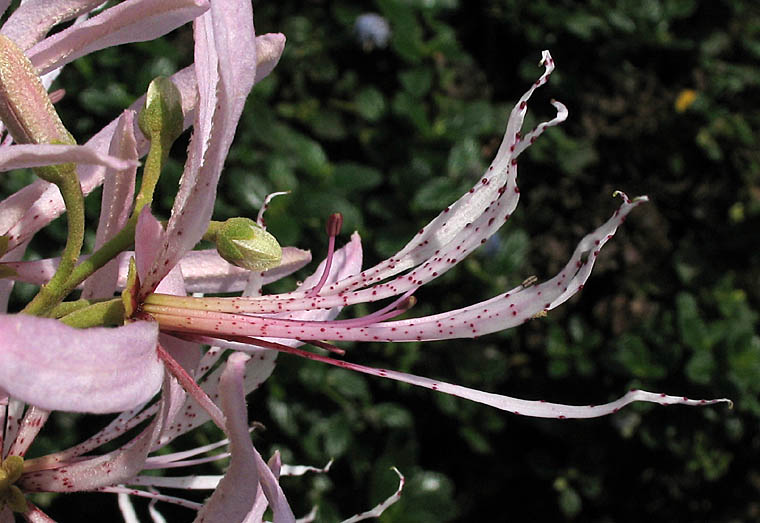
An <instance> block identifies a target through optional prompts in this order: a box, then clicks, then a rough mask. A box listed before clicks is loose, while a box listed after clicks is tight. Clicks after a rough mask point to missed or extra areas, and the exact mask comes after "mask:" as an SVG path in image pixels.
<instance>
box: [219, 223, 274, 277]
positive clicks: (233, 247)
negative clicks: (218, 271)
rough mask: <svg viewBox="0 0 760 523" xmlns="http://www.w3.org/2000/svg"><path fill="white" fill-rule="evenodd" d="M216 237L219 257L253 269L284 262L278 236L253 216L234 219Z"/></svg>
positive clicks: (266, 267) (222, 227)
mask: <svg viewBox="0 0 760 523" xmlns="http://www.w3.org/2000/svg"><path fill="white" fill-rule="evenodd" d="M214 240H215V242H216V250H217V252H219V256H221V257H222V258H224V259H225V260H227V261H228V262H230V263H231V264H233V265H237V266H238V267H242V268H244V269H248V270H249V271H265V270H267V269H271V268H273V267H277V266H278V265H280V262H281V261H282V247H280V244H279V243H277V240H276V239H275V237H274V236H272V235H271V234H269V233H268V232H267V231H265V230H264V228H263V227H261V226H260V225H259V224H257V223H256V222H255V221H253V220H251V219H249V218H230V219H229V220H227V221H226V222H224V223H223V224H221V227H219V229H218V231H217V232H216V237H215V238H214Z"/></svg>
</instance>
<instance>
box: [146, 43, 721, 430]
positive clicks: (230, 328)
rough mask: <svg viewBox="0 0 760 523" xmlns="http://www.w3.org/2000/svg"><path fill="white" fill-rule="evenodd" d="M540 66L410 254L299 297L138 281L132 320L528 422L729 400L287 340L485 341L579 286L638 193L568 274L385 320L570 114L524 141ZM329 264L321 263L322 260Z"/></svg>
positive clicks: (484, 224)
mask: <svg viewBox="0 0 760 523" xmlns="http://www.w3.org/2000/svg"><path fill="white" fill-rule="evenodd" d="M541 63H542V64H543V65H544V67H545V72H544V74H543V75H542V76H541V77H540V78H539V79H538V80H537V81H536V82H535V83H534V84H533V85H532V86H531V87H530V89H529V90H528V91H527V92H526V93H525V94H524V95H523V96H522V98H521V99H520V100H519V102H518V103H517V105H516V106H515V108H514V109H513V110H512V114H511V116H510V118H509V122H508V123H507V131H506V133H505V135H504V140H503V141H502V144H501V146H500V148H499V151H498V153H497V155H496V158H495V159H494V161H493V162H492V164H491V166H490V167H489V168H488V170H487V171H486V173H485V175H484V176H483V177H482V178H481V179H480V180H479V181H478V182H477V183H476V184H475V185H474V186H473V188H472V189H470V191H469V192H468V193H466V194H465V195H464V196H462V197H461V198H460V199H459V200H458V201H457V202H455V203H454V204H452V205H451V206H450V207H448V208H446V209H445V210H444V211H443V212H441V213H440V214H439V215H438V217H437V218H435V219H434V220H433V221H432V222H430V223H429V224H428V225H427V226H426V227H424V228H423V229H421V230H420V231H419V232H418V233H417V235H416V236H415V237H414V238H413V239H412V240H411V241H410V242H409V243H408V244H407V245H406V247H404V248H403V249H402V250H401V251H399V252H398V253H396V254H395V255H394V256H392V257H391V258H389V259H388V260H386V261H384V262H381V263H379V264H378V265H376V266H375V267H372V268H370V269H367V270H364V271H363V272H360V273H358V274H351V275H349V276H347V277H345V278H342V279H339V280H338V281H335V282H327V283H325V282H319V283H316V284H304V285H302V286H301V287H300V288H299V289H298V290H296V291H293V292H290V293H287V294H282V295H274V296H261V297H242V298H191V297H186V298H182V297H178V296H168V295H162V294H146V293H147V292H148V291H150V290H151V288H150V285H148V286H147V288H146V286H145V284H143V286H142V288H141V291H140V292H141V293H142V295H143V296H145V297H144V300H143V303H142V306H141V307H140V309H139V312H138V315H137V316H138V317H140V318H143V319H148V320H150V319H154V320H155V321H157V322H158V323H159V325H160V328H161V330H162V331H164V332H171V333H174V334H175V335H177V336H180V337H182V338H184V339H187V340H193V341H197V342H203V343H209V344H212V345H217V346H222V347H228V348H232V349H235V350H243V351H247V350H258V349H256V348H257V347H264V348H268V349H271V350H278V351H282V352H289V353H293V354H297V355H299V356H302V357H305V358H309V359H313V360H319V361H323V362H325V363H328V364H331V365H335V366H339V367H343V368H347V369H352V370H356V371H358V372H363V373H367V374H372V375H376V376H380V377H384V378H390V379H394V380H398V381H403V382H406V383H411V384H413V385H417V386H422V387H427V388H430V389H433V390H437V391H441V392H445V393H448V394H452V395H455V396H460V397H464V398H467V399H470V400H473V401H477V402H480V403H485V404H488V405H491V406H494V407H496V408H499V409H502V410H506V411H509V412H513V413H515V414H521V415H527V416H536V417H552V418H560V419H564V418H588V417H596V416H603V415H605V414H610V413H612V412H616V411H617V410H618V409H620V408H621V407H623V406H624V405H627V404H628V403H631V402H633V401H649V402H655V403H661V404H673V403H681V404H688V405H702V404H706V403H714V402H715V401H724V400H715V401H709V402H708V401H703V400H689V399H687V398H683V397H675V396H666V395H664V394H657V393H649V392H644V391H638V390H637V391H631V392H628V393H627V394H626V395H624V396H623V397H622V398H620V399H618V400H616V401H614V402H611V403H607V404H604V405H592V406H585V407H582V406H569V405H561V404H554V403H547V402H544V401H526V400H520V399H516V398H510V397H506V396H500V395H496V394H491V393H487V392H482V391H477V390H473V389H468V388H465V387H460V386H458V385H452V384H449V383H445V382H441V381H437V380H431V379H428V378H423V377H419V376H413V375H409V374H404V373H400V372H395V371H392V370H386V369H374V368H369V367H366V366H362V365H357V364H353V363H349V362H347V361H344V360H337V359H334V358H330V357H327V356H323V355H320V354H316V353H312V352H308V351H304V350H302V349H298V348H295V347H294V344H300V343H302V342H306V343H311V344H313V345H317V346H321V347H325V346H326V345H325V343H324V342H325V341H328V342H340V341H392V342H398V341H428V340H443V339H455V338H473V337H477V336H483V335H486V334H489V333H492V332H496V331H500V330H504V329H507V328H511V327H515V326H517V325H520V324H522V323H524V322H526V321H529V320H530V319H532V318H534V317H537V316H540V315H542V314H545V313H546V312H547V311H549V310H551V309H553V308H555V307H557V306H559V305H561V304H562V303H564V302H565V301H566V300H568V299H569V298H570V297H571V296H573V295H574V294H575V293H576V292H578V291H579V290H581V289H582V288H583V284H584V283H585V281H586V280H587V278H588V277H589V275H590V274H591V269H592V267H593V265H594V262H595V260H596V257H597V255H598V254H599V252H600V249H601V248H602V246H603V245H604V244H605V243H606V242H607V241H608V240H609V239H610V238H612V236H613V235H614V234H615V231H616V229H617V227H618V226H619V225H620V224H622V223H623V221H624V220H625V218H626V217H627V215H628V213H629V212H630V211H631V210H633V209H634V208H635V207H636V206H638V205H640V204H641V203H643V202H645V201H646V198H645V197H641V198H636V199H633V200H631V199H629V198H628V197H627V196H625V195H624V194H622V193H617V194H620V195H621V196H622V198H623V204H622V205H621V207H620V208H619V209H618V210H617V211H616V212H615V213H614V214H613V216H612V217H611V218H610V219H609V220H607V222H605V223H604V224H602V225H601V226H600V227H599V228H597V229H596V230H595V231H593V232H591V233H590V234H588V235H586V236H585V237H584V238H583V239H582V240H581V242H580V243H579V244H578V247H577V248H576V249H575V252H574V253H573V255H572V257H571V258H570V260H569V261H568V262H567V263H566V265H565V267H564V268H563V269H562V270H561V271H560V272H559V273H558V274H557V275H556V276H554V277H553V278H551V279H549V280H547V281H545V282H543V283H540V284H535V285H530V284H524V285H521V286H519V287H517V288H515V289H512V290H510V291H508V292H505V293H503V294H501V295H499V296H496V297H494V298H492V299H490V300H487V301H484V302H481V303H477V304H474V305H471V306H469V307H466V308H463V309H459V310H455V311H448V312H443V313H440V314H436V315H434V316H428V317H422V318H412V319H406V320H391V319H392V318H393V317H395V316H398V315H400V314H402V313H404V312H406V310H407V309H408V308H409V306H410V300H412V299H413V298H412V295H413V294H414V293H416V292H417V291H418V289H419V288H420V287H422V286H423V285H424V284H425V283H428V282H429V281H431V280H433V279H435V278H437V277H439V276H440V275H442V274H443V273H444V272H446V271H447V270H449V269H450V268H451V267H453V266H454V265H456V264H457V263H459V262H460V261H461V260H462V259H464V258H465V257H466V256H467V255H468V254H469V253H471V252H472V251H473V250H475V249H476V248H477V247H479V246H480V245H482V244H483V243H485V242H486V240H487V239H488V238H489V237H490V236H491V235H493V234H494V233H495V232H496V231H497V230H498V229H499V228H500V227H501V226H502V225H503V224H504V223H505V222H506V221H507V220H508V219H509V217H510V215H511V213H512V212H513V211H514V209H515V207H516V205H517V201H518V199H519V189H518V187H517V183H516V176H517V161H516V160H517V157H518V156H519V155H520V154H521V153H522V152H523V151H524V150H525V149H526V148H527V147H529V146H530V144H532V143H533V141H534V140H536V139H537V138H538V137H539V136H540V135H541V134H542V133H543V131H544V130H545V129H546V128H547V127H550V126H553V125H556V124H558V123H560V122H562V121H563V120H564V119H565V118H566V117H567V110H566V108H565V107H564V106H563V105H562V104H561V103H559V102H552V103H553V104H554V106H555V107H556V108H557V116H556V117H555V118H554V119H552V120H550V121H548V122H544V123H541V124H539V125H538V126H537V127H536V128H535V129H534V130H532V131H530V132H528V133H526V134H524V135H522V134H521V127H522V124H523V119H524V117H525V113H526V111H527V102H528V100H529V98H530V97H531V95H532V94H533V91H534V90H535V89H536V88H538V87H539V86H541V85H543V84H544V83H546V81H547V80H548V79H549V76H550V75H551V72H552V70H553V69H554V62H553V60H552V58H551V56H550V55H549V53H548V52H547V51H544V54H543V59H542V62H541ZM328 229H332V231H331V242H332V241H334V236H335V234H336V233H337V232H336V230H335V227H332V226H330V225H328ZM358 242H359V239H358V236H357V235H354V236H353V238H352V241H351V243H350V244H349V245H348V246H347V248H348V249H358V248H359V243H358ZM158 259H159V262H158V263H155V262H154V264H153V267H154V268H155V267H161V266H162V265H163V264H165V263H166V262H165V261H164V262H162V261H160V260H161V258H160V257H159V258H158ZM164 259H165V258H164ZM169 261H170V262H171V260H169ZM329 263H330V257H329V256H328V259H327V260H326V264H329ZM169 265H171V263H169ZM159 274H160V273H159ZM391 298H392V299H394V301H392V302H391V303H390V304H389V305H387V306H385V307H383V308H381V309H379V310H378V311H376V312H375V313H372V314H370V315H368V316H365V317H362V318H356V319H350V320H327V321H325V320H322V319H320V320H314V319H306V320H304V319H300V318H293V317H292V316H291V315H293V314H297V313H299V312H306V311H308V312H312V311H319V310H329V309H332V308H335V307H343V306H348V305H354V304H358V303H367V302H375V301H378V300H382V299H391ZM327 346H328V347H330V345H327Z"/></svg>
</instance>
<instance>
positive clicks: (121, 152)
mask: <svg viewBox="0 0 760 523" xmlns="http://www.w3.org/2000/svg"><path fill="white" fill-rule="evenodd" d="M134 119H135V112H134V111H132V110H129V109H127V110H126V111H124V112H123V113H122V115H121V118H119V121H118V123H117V126H116V131H115V132H114V134H113V138H111V145H110V147H109V150H108V152H109V153H110V154H113V155H114V156H118V157H120V158H129V159H132V160H135V162H136V161H137V142H136V139H135V127H134ZM136 175H137V166H136V165H135V166H134V167H128V168H126V169H111V170H109V171H107V173H106V176H105V182H104V183H103V197H102V199H101V205H100V221H99V222H98V230H97V233H96V235H95V248H96V249H98V248H100V247H101V246H102V245H103V244H104V243H106V242H107V241H108V240H110V239H111V238H113V237H114V236H115V235H116V233H118V232H119V231H120V230H121V229H122V227H124V225H125V224H126V223H127V220H128V219H129V216H130V214H131V213H132V200H133V199H134V194H135V176H136ZM118 276H119V262H118V261H117V260H111V261H110V262H108V263H107V264H106V265H105V266H103V267H101V268H100V269H99V270H98V271H96V272H95V274H93V275H92V276H90V277H89V278H87V280H86V281H85V283H84V290H83V291H82V298H86V299H93V298H110V297H111V296H113V293H114V291H115V290H116V282H117V280H118Z"/></svg>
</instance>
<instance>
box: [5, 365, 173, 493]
mask: <svg viewBox="0 0 760 523" xmlns="http://www.w3.org/2000/svg"><path fill="white" fill-rule="evenodd" d="M167 379H168V375H167ZM165 389H168V384H167V386H166V387H165ZM158 404H159V406H160V410H159V412H158V414H157V415H156V416H155V417H154V419H153V421H152V422H151V423H150V425H148V426H147V427H146V428H145V429H144V430H143V431H142V432H141V433H140V434H138V435H137V436H136V437H135V438H133V439H132V440H131V441H129V442H128V443H126V444H125V445H123V446H122V447H121V448H119V449H117V450H114V451H111V452H108V453H107V454H103V455H101V456H95V457H91V458H85V459H83V460H81V461H75V462H72V463H61V464H60V465H59V466H57V467H54V468H46V467H40V468H38V467H37V465H38V463H35V461H39V462H49V461H50V457H51V456H43V457H41V458H39V459H38V460H35V459H31V460H28V461H26V462H25V463H24V471H25V473H24V475H23V476H22V477H21V479H20V480H19V485H20V486H21V487H23V488H24V489H25V490H26V491H30V492H75V491H82V490H93V489H99V488H102V487H108V486H111V485H115V484H118V483H124V482H126V481H128V480H129V479H130V478H132V477H134V476H135V475H136V474H137V473H138V472H139V471H140V470H141V469H142V467H143V463H145V460H146V458H147V457H148V452H150V449H151V448H152V447H153V444H154V442H155V441H156V439H157V438H158V435H159V434H160V433H161V430H162V428H163V427H164V426H165V424H166V417H167V413H168V412H169V411H170V410H171V409H172V408H173V407H174V406H173V405H172V404H171V401H170V399H169V397H168V395H167V394H166V393H164V394H163V397H162V399H161V401H160V402H159V403H158Z"/></svg>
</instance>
